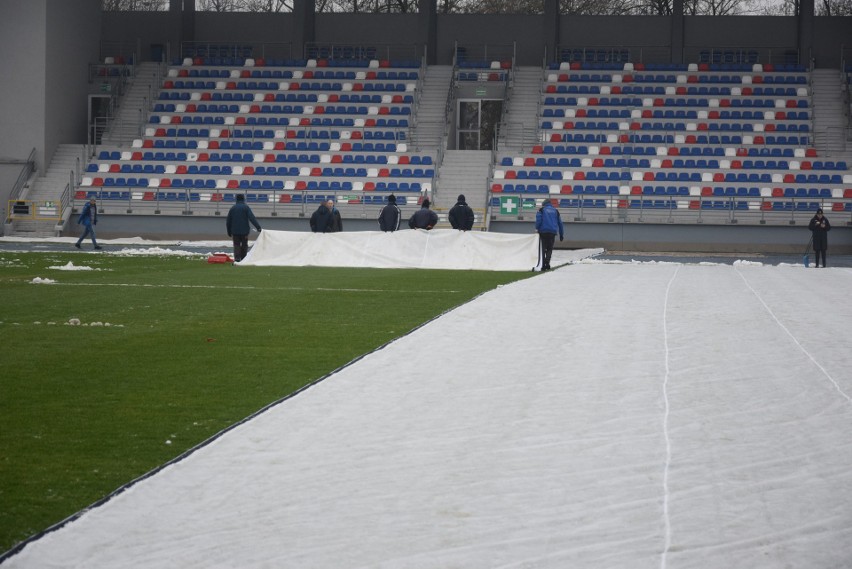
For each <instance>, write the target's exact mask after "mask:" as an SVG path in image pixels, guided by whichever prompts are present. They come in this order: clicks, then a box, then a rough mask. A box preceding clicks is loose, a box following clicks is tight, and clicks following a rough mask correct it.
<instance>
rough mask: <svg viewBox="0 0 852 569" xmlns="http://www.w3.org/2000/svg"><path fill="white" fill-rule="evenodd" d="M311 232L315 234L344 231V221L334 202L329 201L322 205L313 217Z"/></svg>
mask: <svg viewBox="0 0 852 569" xmlns="http://www.w3.org/2000/svg"><path fill="white" fill-rule="evenodd" d="M310 223H311V231H313V232H314V233H336V232H338V231H343V220H342V219H341V218H340V211H338V209H337V208H336V207H334V200H328V201H326V202H323V203H321V204H320V206H319V207H318V208H317V210H316V211H315V212H314V213H313V215H311V221H310Z"/></svg>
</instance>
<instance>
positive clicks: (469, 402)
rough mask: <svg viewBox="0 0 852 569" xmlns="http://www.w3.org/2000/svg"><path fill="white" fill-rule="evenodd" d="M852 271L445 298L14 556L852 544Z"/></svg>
mask: <svg viewBox="0 0 852 569" xmlns="http://www.w3.org/2000/svg"><path fill="white" fill-rule="evenodd" d="M559 254H560V258H561V259H562V261H565V260H566V256H565V255H566V253H564V252H559ZM568 255H571V254H568ZM567 260H571V259H567ZM574 260H577V257H576V256H575V257H574ZM247 270H248V269H247ZM850 293H852V271H851V270H849V269H839V268H829V269H819V270H816V269H805V268H804V267H801V266H778V267H772V266H761V265H759V264H754V263H738V264H734V265H707V264H702V265H683V264H679V263H606V262H600V261H597V260H585V261H579V262H577V263H576V264H573V265H570V266H567V267H563V268H560V269H559V270H556V271H553V272H551V273H547V274H543V275H539V276H537V277H536V278H533V279H528V280H525V281H523V282H518V283H514V284H511V285H507V286H503V287H500V288H498V289H497V290H494V291H492V292H489V293H486V294H484V295H482V296H481V297H479V298H477V299H475V300H474V301H472V302H470V303H468V304H465V305H463V306H461V307H459V308H457V309H455V310H453V311H451V312H449V313H447V314H445V315H443V316H441V317H440V318H437V319H435V320H433V321H431V322H429V323H428V324H426V325H425V326H423V327H421V328H419V329H417V330H415V331H414V332H412V333H411V334H409V335H407V336H405V337H403V338H400V339H398V340H396V341H394V342H392V343H390V344H389V345H387V346H385V347H384V348H382V349H380V350H377V351H375V352H373V353H371V354H369V355H367V356H366V357H364V358H362V359H360V360H358V361H356V362H354V363H353V364H352V365H349V366H347V367H345V368H343V369H341V370H339V371H338V372H336V373H334V374H332V375H330V376H328V377H327V378H326V379H324V380H323V381H322V382H320V383H318V384H317V385H315V386H313V387H311V388H309V389H307V390H305V391H303V392H301V393H299V394H298V395H296V396H295V397H292V398H290V399H287V400H285V401H283V402H281V403H280V404H278V405H275V406H273V407H271V408H270V409H268V410H267V411H265V412H263V413H261V414H259V415H258V416H256V417H254V418H253V419H251V420H249V421H247V422H245V423H243V424H241V425H239V426H237V427H236V428H234V429H232V430H230V431H228V432H227V433H225V434H224V435H222V436H221V437H219V438H217V439H215V440H214V441H212V442H211V443H210V444H208V445H206V446H203V447H201V448H200V449H198V450H196V451H195V452H193V453H191V454H189V455H188V456H187V457H185V458H183V459H182V460H179V461H177V462H175V463H173V464H171V465H169V466H167V467H166V468H164V469H163V470H161V471H160V472H158V473H156V474H155V475H153V476H151V477H149V478H146V479H144V480H142V481H140V482H138V483H136V484H134V485H132V486H131V487H130V488H129V489H127V490H126V491H124V492H122V493H119V494H118V495H116V496H115V497H113V498H112V499H111V500H109V501H107V502H106V503H105V504H103V505H101V506H98V507H96V508H93V509H91V510H89V511H87V512H85V513H84V514H83V515H82V516H80V517H79V518H78V519H77V520H75V521H73V522H70V523H68V524H66V525H64V526H62V527H61V528H59V529H57V530H56V531H53V532H50V533H47V534H46V535H44V536H43V537H42V538H40V539H38V540H36V541H34V542H32V543H30V544H28V545H27V546H26V547H25V548H24V549H23V550H22V551H21V552H20V553H18V554H17V555H14V556H12V557H10V558H9V559H8V560H7V561H6V563H4V564H3V567H4V568H5V567H9V568H17V567H22V568H24V567H26V568H31V567H87V568H114V567H146V568H158V567H162V568H173V567H181V568H209V567H240V568H245V567H275V568H282V567H284V568H294V569H312V568H317V569H320V568H322V569H343V568H345V569H354V568H379V567H380V568H383V569H391V568H393V569H413V568H422V569H433V568H434V569H446V568H465V569H468V568H471V569H478V568H483V569H484V568H496V567H500V568H553V569H565V568H581V569H591V568H602V569H603V568H607V569H615V568H624V569H639V568H657V567H659V568H663V569H665V568H671V569H688V568H695V569H719V568H721V569H726V568H742V567H748V568H750V569H764V568H765V569H770V568H771V569H776V568H779V569H780V568H786V567H795V568H809V569H816V568H829V567H832V568H840V567H849V566H850V560H852V439H850V437H849V432H850V426H852V398H850V397H851V396H852V352H850V347H852V346H850V340H849V338H850V332H849V330H850V325H852V302H850V301H849V298H850Z"/></svg>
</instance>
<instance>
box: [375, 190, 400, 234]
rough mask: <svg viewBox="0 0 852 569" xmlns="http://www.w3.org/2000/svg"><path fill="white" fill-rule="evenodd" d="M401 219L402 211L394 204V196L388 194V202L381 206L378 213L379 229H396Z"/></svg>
mask: <svg viewBox="0 0 852 569" xmlns="http://www.w3.org/2000/svg"><path fill="white" fill-rule="evenodd" d="M401 220H402V212H401V211H400V210H399V206H397V205H396V196H395V195H393V194H391V195H389V196H388V204H387V205H386V206H385V207H383V208H382V212H381V213H380V214H379V229H380V230H381V231H385V232H387V231H396V230H398V229H399V222H400V221H401Z"/></svg>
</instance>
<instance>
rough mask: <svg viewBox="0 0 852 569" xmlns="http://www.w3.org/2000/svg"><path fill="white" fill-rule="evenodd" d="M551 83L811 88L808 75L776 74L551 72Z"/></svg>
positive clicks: (549, 78)
mask: <svg viewBox="0 0 852 569" xmlns="http://www.w3.org/2000/svg"><path fill="white" fill-rule="evenodd" d="M546 81H547V83H676V84H684V83H686V84H691V83H716V84H732V85H763V84H772V85H807V84H808V78H807V76H806V75H805V74H775V75H771V74H769V75H751V74H739V75H721V74H718V75H717V74H709V73H707V74H702V75H674V74H653V73H643V74H624V75H622V74H618V73H613V74H608V73H559V74H557V73H550V74H548V75H547V77H546Z"/></svg>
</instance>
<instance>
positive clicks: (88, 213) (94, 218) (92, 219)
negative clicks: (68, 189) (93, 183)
mask: <svg viewBox="0 0 852 569" xmlns="http://www.w3.org/2000/svg"><path fill="white" fill-rule="evenodd" d="M97 224H98V208H97V206H95V207H92V202H86V205H84V206H83V211H81V212H80V217H78V218H77V225H85V226H86V227H91V226H92V225H97Z"/></svg>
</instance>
